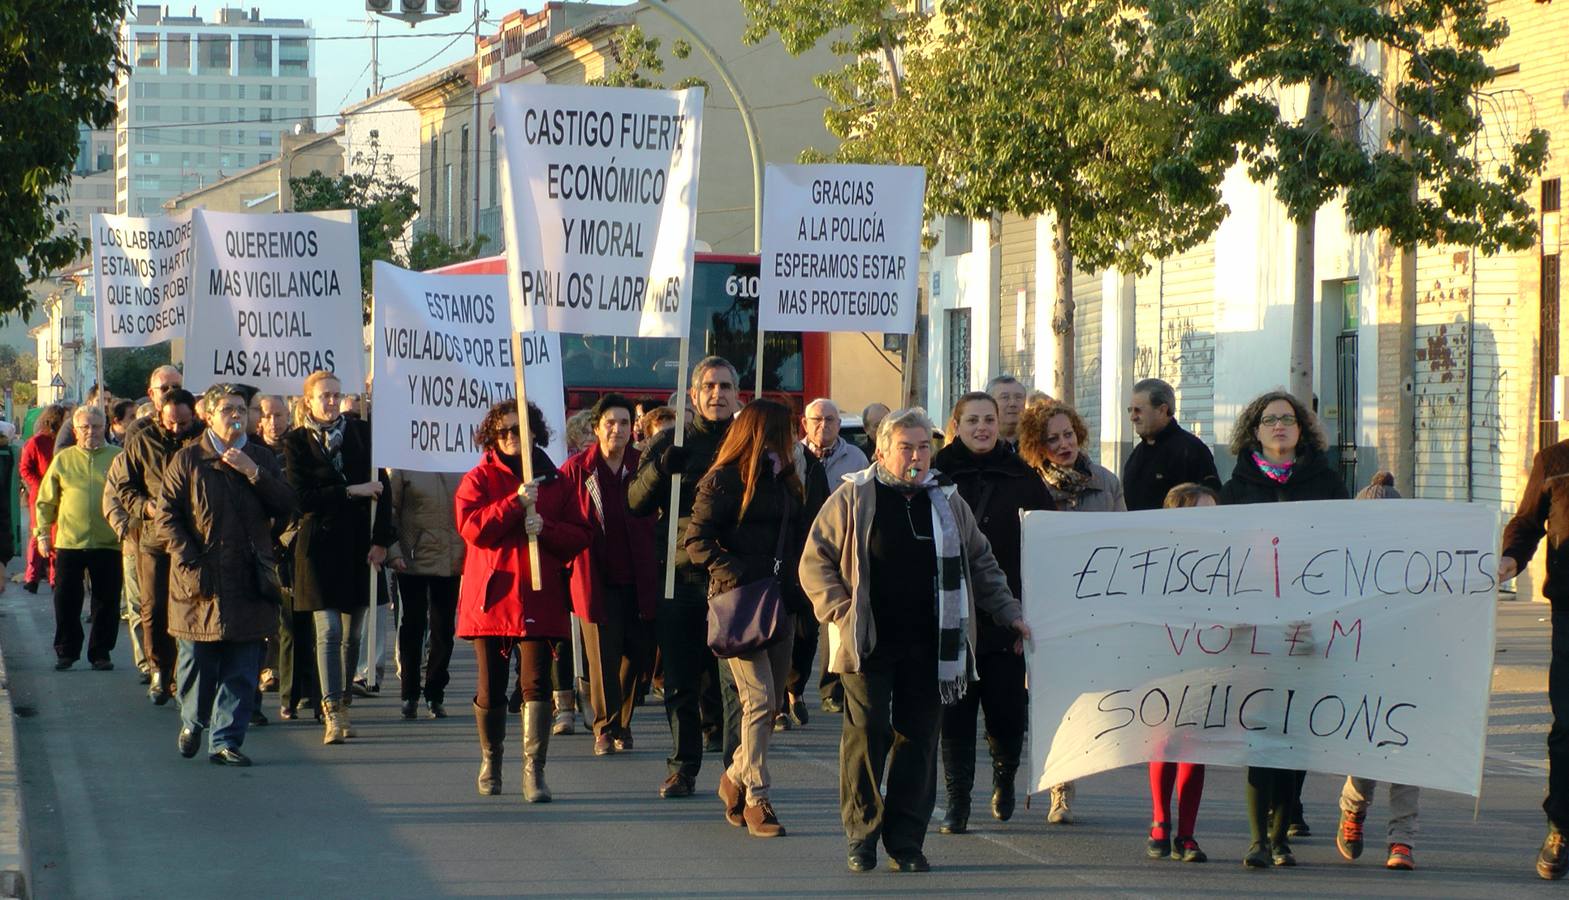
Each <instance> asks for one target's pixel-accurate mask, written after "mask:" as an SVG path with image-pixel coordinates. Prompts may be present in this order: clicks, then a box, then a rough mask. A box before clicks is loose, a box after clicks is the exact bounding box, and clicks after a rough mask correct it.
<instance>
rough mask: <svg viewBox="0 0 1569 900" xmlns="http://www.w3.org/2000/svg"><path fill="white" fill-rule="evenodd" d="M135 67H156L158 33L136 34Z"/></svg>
mask: <svg viewBox="0 0 1569 900" xmlns="http://www.w3.org/2000/svg"><path fill="white" fill-rule="evenodd" d="M136 68H138V69H141V68H153V69H156V68H158V34H157V33H156V32H154V33H152V34H146V33H141V34H137V35H136Z"/></svg>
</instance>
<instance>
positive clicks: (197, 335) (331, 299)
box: [185, 210, 365, 394]
mask: <svg viewBox="0 0 1569 900" xmlns="http://www.w3.org/2000/svg"><path fill="white" fill-rule="evenodd" d="M193 222H194V224H195V229H194V230H195V235H196V254H195V255H196V267H195V278H196V291H195V306H194V308H193V309H192V311H191V326H190V337H189V339H188V340H187V342H186V346H185V386H186V388H188V389H189V390H192V391H197V392H200V391H201V390H202V389H204V388H206V387H207V386H208V385H211V384H216V383H218V382H225V381H232V382H238V383H241V384H249V385H253V386H255V387H256V388H258V389H260V390H262V391H264V392H267V393H277V394H298V393H299V392H300V386H301V384H302V383H303V382H304V380H305V376H307V375H309V374H310V373H311V372H314V371H315V370H317V369H326V370H328V371H330V372H332V373H334V374H336V375H337V376H338V380H339V381H341V382H342V383H343V390H344V392H346V393H351V394H353V393H358V392H359V391H360V389H361V386H362V385H364V383H365V353H364V324H363V322H364V320H363V317H362V313H361V311H360V308H361V305H360V304H361V301H360V237H359V228H358V227H357V225H356V224H355V216H354V213H353V211H350V210H342V211H333V212H319V213H280V214H276V215H254V214H246V213H216V212H206V211H202V210H198V211H197V213H196V215H195V218H194V219H193Z"/></svg>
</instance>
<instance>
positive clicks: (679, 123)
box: [496, 83, 703, 338]
mask: <svg viewBox="0 0 1569 900" xmlns="http://www.w3.org/2000/svg"><path fill="white" fill-rule="evenodd" d="M500 90H501V93H500V99H499V100H498V101H497V103H496V124H497V126H498V127H499V128H500V132H501V140H502V145H503V147H504V152H503V154H502V159H501V172H502V174H501V180H502V183H503V189H502V198H501V199H502V205H501V208H502V217H503V218H502V222H503V230H504V232H505V236H506V246H507V277H508V287H509V289H510V291H511V300H512V316H513V321H514V322H515V323H516V324H517V326H518V327H519V328H520V329H522V330H524V331H553V332H558V333H559V332H573V333H584V334H600V335H619V336H623V337H683V338H684V337H686V335H687V324H688V322H690V320H691V314H692V310H691V293H692V252H693V246H694V241H695V239H696V234H697V160H698V144H699V141H700V138H701V135H702V111H703V91H702V89H701V88H692V89H689V90H684V91H652V90H644V89H639V88H606V87H563V86H560V85H543V84H516V83H514V84H503V85H501V89H500Z"/></svg>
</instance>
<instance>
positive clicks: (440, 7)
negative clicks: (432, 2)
mask: <svg viewBox="0 0 1569 900" xmlns="http://www.w3.org/2000/svg"><path fill="white" fill-rule="evenodd" d="M462 11H463V0H436V14H437V15H439V16H450V15H452V14H453V13H460V12H462Z"/></svg>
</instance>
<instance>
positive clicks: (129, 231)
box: [92, 213, 192, 349]
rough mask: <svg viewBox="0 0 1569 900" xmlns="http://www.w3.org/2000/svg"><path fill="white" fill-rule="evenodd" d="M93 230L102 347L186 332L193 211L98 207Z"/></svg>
mask: <svg viewBox="0 0 1569 900" xmlns="http://www.w3.org/2000/svg"><path fill="white" fill-rule="evenodd" d="M92 232H93V285H94V293H95V297H94V300H95V301H96V304H97V311H96V319H97V328H98V347H99V348H100V349H102V348H105V347H146V346H149V345H152V344H159V343H162V342H164V341H167V340H170V339H171V338H177V337H185V327H186V323H187V321H188V317H189V316H190V311H191V272H192V266H191V252H192V241H191V214H190V213H181V214H178V215H173V216H116V215H108V214H104V213H95V214H94V215H93V218H92Z"/></svg>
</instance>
